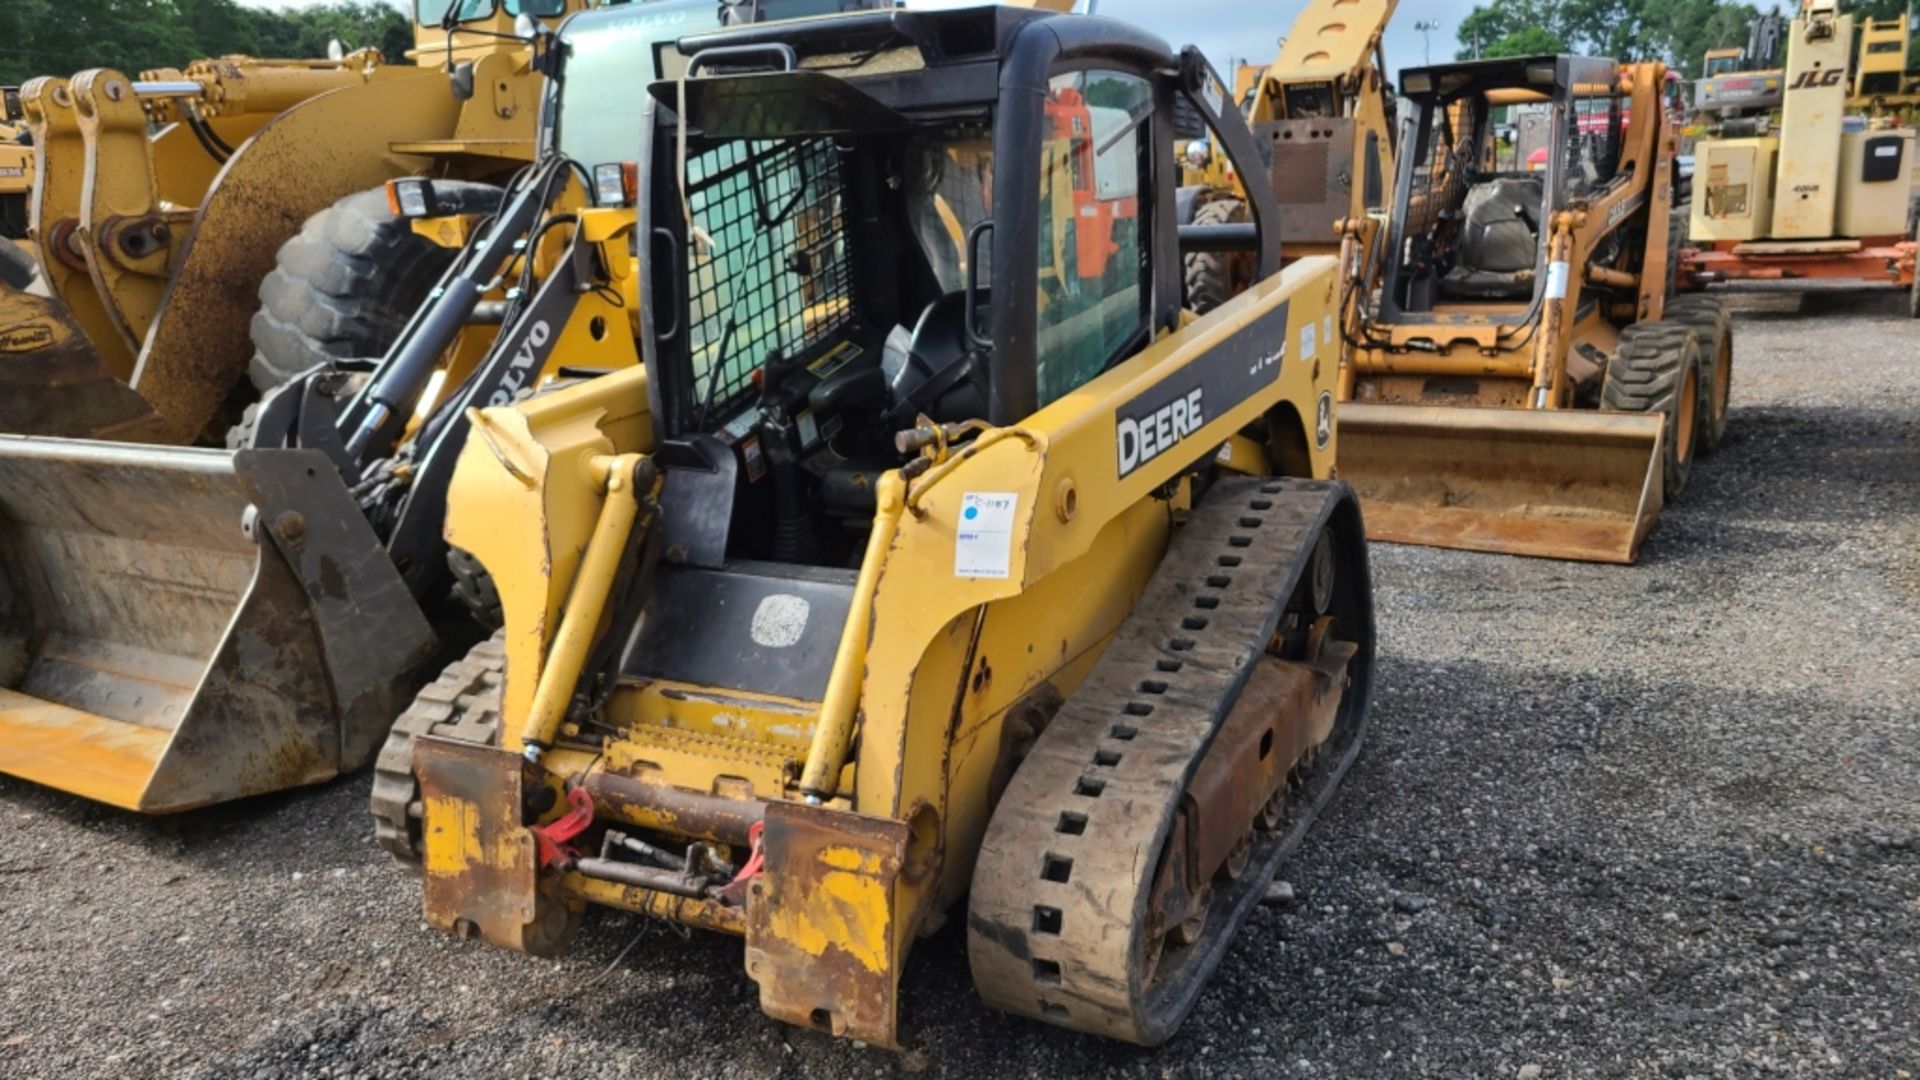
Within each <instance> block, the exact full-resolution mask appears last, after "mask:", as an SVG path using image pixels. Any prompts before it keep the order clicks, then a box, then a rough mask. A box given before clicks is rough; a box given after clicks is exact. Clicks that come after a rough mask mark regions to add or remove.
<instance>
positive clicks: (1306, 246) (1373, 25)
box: [1180, 0, 1397, 312]
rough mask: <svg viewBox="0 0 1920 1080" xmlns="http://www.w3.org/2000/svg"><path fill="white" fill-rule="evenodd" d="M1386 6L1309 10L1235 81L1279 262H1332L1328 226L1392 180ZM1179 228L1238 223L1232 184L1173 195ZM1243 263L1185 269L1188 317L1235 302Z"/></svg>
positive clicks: (1238, 193) (1242, 210)
mask: <svg viewBox="0 0 1920 1080" xmlns="http://www.w3.org/2000/svg"><path fill="white" fill-rule="evenodd" d="M1396 4H1397V0H1312V2H1311V3H1309V4H1308V5H1307V7H1306V10H1304V11H1302V12H1301V13H1300V15H1299V17H1298V18H1296V19H1295V20H1294V21H1293V28H1292V29H1291V30H1289V31H1288V32H1287V34H1286V36H1285V37H1284V38H1282V39H1281V46H1280V55H1279V57H1278V58H1276V59H1275V60H1274V62H1273V64H1272V66H1270V67H1268V68H1266V69H1264V70H1262V69H1259V68H1255V69H1253V71H1252V72H1251V76H1250V77H1249V78H1247V80H1246V81H1247V86H1246V87H1245V90H1244V91H1243V92H1244V94H1245V95H1246V96H1245V97H1244V98H1242V99H1236V100H1244V102H1245V114H1246V116H1247V122H1248V123H1249V124H1250V125H1252V127H1253V134H1254V137H1255V138H1256V139H1259V140H1260V141H1261V143H1262V154H1261V157H1262V160H1263V161H1264V162H1266V164H1265V165H1264V166H1263V167H1262V168H1261V169H1260V170H1259V171H1257V172H1254V173H1251V174H1240V177H1241V179H1240V184H1244V183H1245V182H1246V177H1248V176H1251V177H1253V178H1256V179H1257V180H1258V181H1259V182H1261V183H1264V184H1270V185H1272V189H1273V192H1274V195H1275V197H1276V198H1278V199H1279V200H1280V214H1281V218H1280V222H1281V236H1280V243H1281V250H1282V251H1283V252H1284V253H1285V255H1286V257H1287V258H1289V259H1292V258H1297V257H1300V256H1304V255H1338V254H1339V253H1340V241H1341V234H1340V229H1339V225H1340V222H1342V221H1345V220H1348V219H1351V218H1357V217H1360V216H1362V215H1364V214H1366V213H1367V211H1369V210H1374V209H1378V208H1379V207H1380V205H1381V203H1382V202H1384V201H1385V199H1386V190H1387V183H1388V181H1389V179H1390V178H1391V177H1392V176H1393V137H1394V133H1393V124H1392V116H1393V89H1392V86H1391V84H1390V83H1389V82H1388V80H1387V74H1386V72H1387V65H1386V58H1385V56H1384V54H1383V53H1382V52H1381V47H1380V39H1381V35H1383V34H1384V33H1386V29H1387V23H1388V22H1389V21H1390V20H1391V19H1392V18H1393V11H1394V8H1395V6H1396ZM1180 196H1181V198H1180V206H1181V213H1182V218H1181V220H1182V221H1183V222H1191V223H1194V224H1198V225H1216V224H1228V223H1233V222H1243V221H1245V220H1247V206H1246V201H1245V199H1246V196H1245V193H1244V191H1243V190H1242V189H1241V187H1240V185H1238V184H1237V185H1236V186H1235V187H1233V188H1222V187H1218V186H1208V187H1199V188H1193V189H1189V190H1182V191H1181V193H1180ZM1248 266H1249V264H1248V261H1247V259H1246V257H1245V255H1236V254H1232V253H1227V252H1202V253H1198V254H1195V255H1191V256H1189V257H1188V259H1187V283H1188V289H1189V291H1190V292H1191V293H1192V295H1193V298H1194V308H1195V310H1197V311H1202V312H1204V311H1207V310H1210V309H1211V308H1213V307H1214V306H1216V305H1218V304H1220V303H1221V302H1223V301H1225V300H1226V298H1227V297H1229V296H1232V295H1233V294H1234V293H1236V292H1238V291H1239V290H1240V289H1241V288H1242V287H1243V286H1244V285H1245V279H1246V274H1247V270H1248Z"/></svg>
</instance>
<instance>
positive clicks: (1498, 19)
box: [1459, 0, 1909, 78]
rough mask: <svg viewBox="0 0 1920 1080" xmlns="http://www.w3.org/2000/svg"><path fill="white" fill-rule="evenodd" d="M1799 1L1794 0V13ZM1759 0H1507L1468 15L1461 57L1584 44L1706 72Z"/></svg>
mask: <svg viewBox="0 0 1920 1080" xmlns="http://www.w3.org/2000/svg"><path fill="white" fill-rule="evenodd" d="M1908 2H1909V0H1864V2H1859V3H1852V4H1843V5H1842V10H1846V11H1850V12H1851V13H1852V14H1853V15H1854V16H1855V17H1856V18H1860V17H1865V16H1869V15H1870V16H1872V17H1874V18H1880V19H1890V18H1894V17H1896V16H1900V15H1904V14H1906V12H1907V5H1908ZM1798 7H1799V5H1798V4H1796V3H1787V4H1786V5H1785V8H1786V10H1788V12H1789V13H1791V11H1793V10H1797V8H1798ZM1759 14H1760V12H1759V10H1758V9H1757V8H1756V7H1754V5H1752V4H1745V3H1733V2H1729V0H1501V2H1499V3H1493V4H1483V5H1481V6H1479V7H1476V8H1474V9H1473V13H1472V14H1470V15H1468V16H1467V17H1466V18H1465V19H1462V20H1461V21H1460V31H1459V36H1460V52H1459V58H1460V59H1462V60H1466V59H1470V58H1472V57H1475V56H1486V57H1496V56H1534V55H1539V54H1542V53H1556V52H1580V53H1586V54H1588V55H1592V56H1611V57H1614V58H1616V59H1620V60H1664V61H1666V62H1667V64H1668V65H1669V66H1671V67H1673V68H1674V69H1675V70H1677V71H1679V72H1680V73H1681V74H1683V75H1685V76H1687V77H1689V78H1692V77H1695V76H1697V75H1699V74H1700V62H1701V58H1702V57H1704V56H1705V55H1706V52H1707V50H1708V49H1718V48H1740V47H1742V46H1745V45H1746V43H1747V28H1748V25H1749V24H1750V23H1751V22H1752V21H1753V19H1755V18H1756V17H1758V15H1759Z"/></svg>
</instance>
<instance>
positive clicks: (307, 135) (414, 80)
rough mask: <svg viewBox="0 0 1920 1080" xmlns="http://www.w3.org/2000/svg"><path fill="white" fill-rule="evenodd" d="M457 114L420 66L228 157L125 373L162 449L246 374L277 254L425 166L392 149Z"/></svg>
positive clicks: (267, 132)
mask: <svg viewBox="0 0 1920 1080" xmlns="http://www.w3.org/2000/svg"><path fill="white" fill-rule="evenodd" d="M458 114H459V102H457V101H455V100H454V99H453V95H452V94H449V93H447V91H446V86H445V79H444V77H443V76H441V75H440V73H439V72H437V71H433V70H428V69H422V71H421V73H420V74H419V75H418V76H416V77H409V78H399V77H389V78H382V79H375V80H373V81H371V82H368V83H365V84H362V85H358V86H350V87H345V88H343V89H339V90H333V91H330V92H328V93H325V94H321V95H320V96H318V97H315V98H313V99H312V100H310V101H307V102H304V103H302V104H300V105H298V106H296V107H294V108H292V109H289V110H287V112H285V113H283V114H282V115H281V116H280V117H279V118H277V119H276V120H274V121H273V122H272V123H270V124H268V125H266V126H265V127H263V128H261V129H260V131H259V133H258V134H256V135H255V136H254V137H253V138H252V139H251V140H249V141H248V142H247V143H246V145H244V146H242V147H241V148H240V150H239V152H238V153H236V154H234V156H233V157H232V158H231V159H230V160H228V162H227V164H226V167H225V168H223V169H222V170H221V172H220V175H219V177H218V178H217V179H216V180H215V181H214V186H213V190H212V191H210V192H209V193H208V195H207V198H206V200H205V201H204V202H203V203H201V205H200V209H199V212H198V213H196V214H195V215H194V221H193V226H192V232H191V233H190V234H189V235H188V237H187V239H186V242H185V247H184V248H183V249H182V251H181V254H180V263H179V269H178V270H177V271H176V272H175V274H174V275H173V279H172V281H171V282H170V283H169V284H168V285H167V289H166V294H165V296H164V297H163V298H162V299H161V302H160V309H159V312H158V313H157V314H156V315H155V316H154V320H153V325H152V327H151V328H150V330H149V331H148V334H147V337H146V340H145V342H144V343H143V345H142V348H141V350H140V358H139V364H138V367H137V368H136V369H135V371H134V375H133V386H134V389H136V390H138V391H139V392H140V394H141V396H142V397H145V398H146V399H147V400H148V401H150V402H152V403H153V406H154V408H155V409H157V410H158V411H159V413H160V415H161V416H162V417H163V418H165V421H166V424H167V429H168V433H169V441H171V442H177V443H186V442H191V441H192V440H194V439H195V438H197V437H198V436H199V435H200V433H201V432H202V430H203V429H205V427H206V426H207V422H208V421H209V420H210V419H212V418H213V416H214V413H215V411H216V410H217V409H218V408H219V406H220V404H221V402H222V401H223V400H225V398H226V396H227V393H228V392H229V391H230V390H232V389H233V387H234V385H235V384H236V383H237V382H238V381H239V379H240V378H241V376H242V375H244V374H245V372H246V369H247V360H248V359H249V358H250V357H251V356H252V355H253V345H252V341H251V339H250V338H249V336H248V323H249V321H250V320H251V319H252V317H253V313H254V311H255V310H256V309H257V308H258V307H259V306H260V298H259V295H258V290H259V288H260V282H261V281H262V280H263V279H264V278H265V277H266V276H267V273H268V271H270V270H272V269H273V261H274V257H275V255H276V254H277V253H278V252H279V250H280V245H281V244H283V243H285V242H286V240H287V239H288V238H289V237H291V236H293V235H294V234H295V233H296V232H298V231H299V229H300V225H301V223H302V222H304V221H305V220H306V219H307V218H308V217H309V216H310V215H312V214H314V213H316V212H318V211H320V210H322V209H325V208H326V207H328V206H330V205H332V204H333V203H334V202H335V201H337V200H339V199H341V198H343V197H345V196H347V195H351V194H353V193H354V192H357V191H365V190H367V189H368V188H372V187H375V186H378V185H379V184H381V183H384V182H385V181H386V180H387V179H388V178H389V177H393V176H399V175H404V174H406V173H408V172H413V171H417V170H419V169H421V168H424V167H425V165H426V163H427V162H426V159H424V158H412V157H408V156H403V155H395V154H393V153H391V152H390V150H389V146H390V144H392V143H394V142H399V141H409V140H419V139H430V138H437V137H441V136H443V135H445V134H446V133H448V132H451V131H452V130H453V125H454V123H455V120H456V118H457V116H458Z"/></svg>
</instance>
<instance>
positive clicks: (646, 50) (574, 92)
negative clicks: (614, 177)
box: [467, 0, 720, 169]
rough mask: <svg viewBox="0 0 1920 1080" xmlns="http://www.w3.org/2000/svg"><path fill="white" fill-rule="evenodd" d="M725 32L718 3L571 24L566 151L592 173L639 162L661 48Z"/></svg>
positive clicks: (621, 11)
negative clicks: (692, 36) (696, 35)
mask: <svg viewBox="0 0 1920 1080" xmlns="http://www.w3.org/2000/svg"><path fill="white" fill-rule="evenodd" d="M467 2H473V0H467ZM718 25H720V16H719V5H718V4H716V3H714V0H651V2H649V3H640V4H628V5H623V6H620V7H615V8H611V9H606V10H601V11H595V12H590V13H588V14H585V15H579V16H576V17H575V18H573V19H571V20H569V21H568V22H567V23H566V25H565V27H564V29H563V32H562V36H561V44H562V46H563V47H564V48H565V50H566V68H565V70H564V72H563V73H562V77H561V79H560V80H559V82H560V111H559V120H558V128H557V131H558V135H559V140H560V152H561V153H563V154H565V155H567V156H568V157H569V158H572V159H573V160H574V161H576V162H579V163H580V164H581V165H583V166H585V167H587V168H589V169H591V168H592V167H593V166H595V165H604V164H607V163H609V162H615V161H635V160H637V159H638V158H639V156H640V125H641V121H642V119H643V117H644V116H645V110H646V103H647V86H648V84H650V83H652V82H653V81H654V79H655V78H656V71H655V66H656V59H655V47H656V46H658V45H659V44H661V43H662V42H668V41H676V40H678V39H679V38H681V37H682V36H684V35H687V34H692V33H696V32H698V31H701V30H709V29H712V28H713V27H716V26H718Z"/></svg>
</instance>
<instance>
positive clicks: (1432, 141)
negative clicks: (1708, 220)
mask: <svg viewBox="0 0 1920 1080" xmlns="http://www.w3.org/2000/svg"><path fill="white" fill-rule="evenodd" d="M1665 76H1666V69H1665V67H1664V65H1661V64H1657V63H1650V64H1626V65H1622V64H1617V63H1615V62H1614V61H1611V60H1594V59H1583V58H1577V57H1566V56H1561V57H1553V56H1543V57H1533V58H1520V59H1512V60H1487V61H1475V62H1469V63H1461V64H1450V65H1443V66H1436V67H1430V68H1417V69H1411V70H1408V71H1406V72H1403V73H1402V75H1401V89H1402V92H1403V94H1404V96H1405V97H1406V99H1407V101H1408V102H1409V104H1410V108H1411V111H1410V113H1409V114H1408V121H1407V127H1406V128H1405V129H1404V130H1403V132H1402V135H1401V139H1400V146H1399V154H1400V160H1399V169H1398V171H1397V173H1396V177H1395V181H1394V188H1393V195H1392V202H1391V206H1390V208H1389V211H1388V213H1387V215H1386V216H1385V219H1384V220H1382V219H1381V218H1380V217H1379V216H1366V217H1361V218H1355V219H1349V220H1348V222H1347V223H1346V226H1345V227H1346V230H1347V234H1348V240H1347V246H1346V252H1345V256H1344V258H1345V268H1344V272H1345V274H1346V285H1345V289H1344V292H1343V297H1342V303H1343V305H1344V309H1345V310H1344V315H1343V320H1342V322H1343V326H1344V328H1345V337H1344V342H1343V349H1342V364H1341V367H1342V371H1341V390H1340V429H1341V451H1340V475H1341V477H1342V478H1343V479H1346V480H1347V481H1349V482H1350V483H1352V484H1353V485H1354V487H1355V488H1356V489H1358V490H1359V492H1360V496H1361V499H1362V501H1363V502H1364V504H1365V505H1366V508H1367V524H1368V528H1369V535H1370V536H1372V537H1373V538H1374V539H1378V540H1389V541H1395V542H1400V543H1418V544H1432V545H1437V546H1441V547H1456V548H1466V549H1469V550H1477V551H1496V552H1507V553H1511V554H1520V555H1537V556H1545V557H1550V558H1565V559H1585V560H1593V561H1601V562H1632V561H1633V560H1634V559H1635V558H1636V556H1637V553H1638V551H1639V547H1640V543H1641V541H1642V540H1643V539H1644V538H1645V536H1646V535H1647V532H1648V530H1650V529H1651V528H1652V526H1653V523H1654V521H1655V519H1656V517H1657V515H1658V514H1659V512H1660V508H1661V506H1662V505H1663V502H1664V501H1665V500H1671V499H1674V498H1677V497H1678V496H1679V495H1680V493H1681V491H1682V490H1683V489H1684V488H1685V486H1686V483H1687V479H1688V475H1689V471H1690V469H1691V467H1692V464H1693V457H1694V452H1695V450H1696V449H1699V448H1707V447H1711V446H1712V445H1714V444H1715V443H1717V442H1718V441H1719V439H1720V437H1721V435H1722V433H1723V432H1724V430H1725V422H1726V391H1727V386H1728V382H1729V380H1730V378H1731V365H1732V356H1733V353H1732V349H1733V345H1732V337H1731V333H1732V332H1731V328H1730V325H1729V323H1728V320H1727V317H1726V315H1725V314H1724V312H1723V311H1722V310H1721V307H1720V303H1719V301H1718V300H1715V299H1713V298H1709V297H1697V298H1688V299H1684V300H1677V301H1675V300H1669V298H1668V297H1669V293H1670V290H1671V288H1672V273H1673V271H1672V260H1671V259H1670V258H1669V252H1668V244H1669V224H1670V222H1669V219H1670V215H1671V213H1672V209H1671V202H1672V182H1673V173H1674V170H1673V165H1672V158H1673V145H1674V140H1673V134H1672V129H1671V127H1670V126H1669V120H1668V115H1667V112H1666V111H1665V109H1663V108H1662V92H1663V87H1664V84H1665ZM1513 104H1540V105H1545V106H1547V107H1548V109H1549V110H1550V112H1551V116H1552V139H1553V142H1552V147H1553V150H1552V152H1551V154H1550V156H1549V160H1548V163H1547V167H1546V169H1545V171H1544V172H1504V171H1501V170H1500V169H1499V168H1498V167H1497V164H1496V162H1497V160H1498V154H1497V136H1496V134H1495V132H1494V130H1493V124H1492V117H1493V110H1494V109H1495V108H1496V107H1498V106H1501V105H1513Z"/></svg>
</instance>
